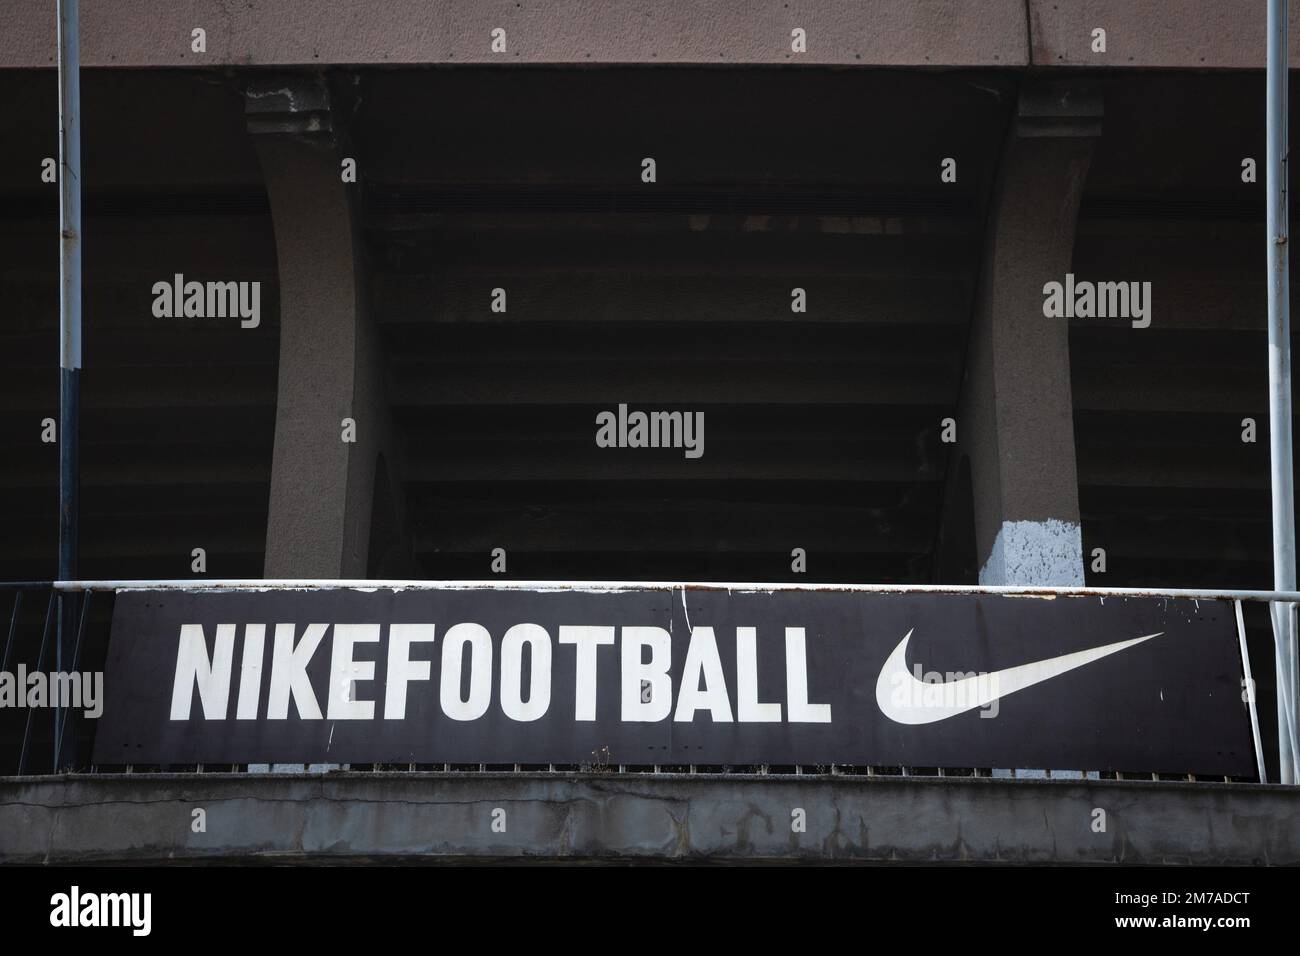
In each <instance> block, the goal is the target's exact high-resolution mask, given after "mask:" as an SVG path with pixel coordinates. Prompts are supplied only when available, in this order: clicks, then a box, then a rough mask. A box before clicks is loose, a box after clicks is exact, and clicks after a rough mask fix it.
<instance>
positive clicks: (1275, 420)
mask: <svg viewBox="0 0 1300 956" xmlns="http://www.w3.org/2000/svg"><path fill="white" fill-rule="evenodd" d="M1289 72H1290V71H1289V69H1288V64H1287V0H1268V70H1267V85H1268V137H1267V139H1268V142H1267V150H1268V176H1267V182H1268V414H1269V453H1270V456H1271V460H1272V466H1273V475H1272V492H1273V587H1274V589H1275V590H1278V591H1293V590H1295V583H1296V570H1295V495H1294V476H1293V474H1292V471H1293V469H1292V459H1291V454H1292V452H1291V309H1290V288H1289V275H1288V272H1287V270H1288V258H1289V257H1288V254H1287V240H1288V232H1289V225H1290V218H1289V217H1290V208H1289V206H1290V203H1289V200H1288V176H1287V161H1288V155H1287V154H1288V132H1287V108H1288V107H1287V99H1288V96H1287V92H1288V90H1287V84H1288V82H1289ZM1272 612H1273V639H1274V646H1275V649H1276V659H1277V691H1278V694H1277V699H1278V711H1277V725H1278V726H1277V729H1278V758H1279V760H1278V763H1279V769H1280V775H1279V776H1280V779H1281V781H1282V783H1287V784H1294V783H1295V782H1296V766H1295V741H1296V737H1295V721H1296V712H1295V706H1294V704H1295V693H1294V688H1293V687H1292V684H1291V667H1292V665H1291V661H1292V660H1293V659H1294V658H1295V651H1296V647H1295V632H1294V629H1293V627H1292V621H1293V615H1292V613H1291V606H1290V605H1288V604H1274V605H1272Z"/></svg>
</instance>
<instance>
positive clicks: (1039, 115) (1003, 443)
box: [954, 83, 1101, 585]
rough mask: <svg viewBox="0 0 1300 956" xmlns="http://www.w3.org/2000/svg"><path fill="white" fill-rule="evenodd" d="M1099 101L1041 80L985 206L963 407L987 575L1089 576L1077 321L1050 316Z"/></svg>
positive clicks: (1028, 97) (1026, 99) (981, 561)
mask: <svg viewBox="0 0 1300 956" xmlns="http://www.w3.org/2000/svg"><path fill="white" fill-rule="evenodd" d="M1100 123H1101V104H1100V101H1099V100H1097V99H1095V98H1092V97H1089V96H1087V95H1084V94H1081V93H1080V92H1079V91H1078V90H1077V89H1071V88H1068V87H1058V86H1054V85H1043V84H1034V83H1031V84H1029V85H1027V86H1026V87H1025V88H1024V89H1023V90H1022V91H1021V94H1020V100H1019V103H1018V105H1017V112H1016V116H1015V119H1014V123H1013V127H1012V129H1011V131H1010V133H1009V135H1008V138H1007V144H1006V147H1005V149H1004V152H1003V157H1002V163H1001V166H1000V168H999V170H998V174H997V181H996V185H995V187H994V191H993V197H992V202H991V205H990V209H989V220H988V227H987V230H988V232H987V238H986V240H985V246H984V262H983V266H982V270H981V274H980V288H979V292H978V296H977V300H976V306H975V316H974V322H973V324H972V329H971V341H970V347H969V350H968V353H967V360H966V374H965V378H964V380H963V383H962V397H961V400H960V405H959V411H958V416H957V423H958V426H957V427H958V432H957V434H958V446H959V454H958V456H957V457H956V458H955V460H954V466H956V467H962V466H961V460H962V457H963V456H964V457H965V458H967V459H968V460H969V463H970V476H971V483H972V491H973V495H974V517H975V544H976V552H977V559H978V560H977V565H978V567H979V568H980V571H979V582H980V583H981V584H1026V585H1033V584H1045V585H1081V584H1083V583H1084V573H1083V544H1082V535H1081V532H1080V526H1079V491H1078V475H1077V471H1076V464H1075V450H1074V410H1073V405H1072V401H1073V398H1072V395H1071V391H1070V336H1069V324H1068V322H1066V321H1065V320H1064V319H1047V318H1044V316H1043V293H1042V289H1043V286H1044V284H1045V283H1047V282H1049V281H1053V280H1056V281H1064V279H1065V275H1066V273H1067V272H1069V271H1070V267H1071V261H1072V257H1073V252H1074V233H1075V222H1076V218H1077V215H1078V210H1079V200H1080V198H1081V196H1082V194H1083V185H1084V180H1085V179H1086V177H1087V172H1088V164H1089V161H1090V159H1091V155H1092V147H1093V142H1094V139H1095V137H1096V136H1097V134H1098V133H1099V132H1100Z"/></svg>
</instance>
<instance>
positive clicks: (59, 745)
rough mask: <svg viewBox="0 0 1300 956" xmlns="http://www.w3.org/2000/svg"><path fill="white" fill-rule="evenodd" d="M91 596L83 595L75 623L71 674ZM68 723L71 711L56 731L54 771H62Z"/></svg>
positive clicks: (73, 756)
mask: <svg viewBox="0 0 1300 956" xmlns="http://www.w3.org/2000/svg"><path fill="white" fill-rule="evenodd" d="M93 594H94V592H93V591H87V592H86V593H85V596H84V599H83V600H82V602H81V615H80V620H79V621H78V623H77V642H76V643H75V644H74V645H73V648H72V673H73V674H76V673H78V672H79V669H80V665H81V641H82V638H83V637H84V636H85V634H86V618H87V617H88V616H89V615H90V599H91V596H92V595H93ZM70 723H72V710H71V709H69V710H68V711H67V713H65V714H64V715H63V722H62V724H60V726H59V729H58V739H57V741H56V742H55V748H54V769H55V770H56V771H58V770H60V769H62V767H63V764H62V763H60V759H59V758H60V755H61V754H63V753H65V751H64V749H63V741H64V739H65V738H66V737H67V735H68V724H70ZM72 740H73V744H74V746H75V744H76V740H77V738H76V735H75V734H74V735H73V738H72ZM75 759H76V754H75V751H73V752H72V753H71V757H70V759H69V761H68V762H69V765H70V764H71V762H72V761H73V760H75Z"/></svg>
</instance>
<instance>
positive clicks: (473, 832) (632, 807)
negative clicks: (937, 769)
mask: <svg viewBox="0 0 1300 956" xmlns="http://www.w3.org/2000/svg"><path fill="white" fill-rule="evenodd" d="M196 807H201V808H203V809H204V810H205V811H206V813H207V829H206V831H205V832H203V833H195V832H193V831H192V830H191V822H192V819H193V817H192V811H193V810H194V809H195V808H196ZM1097 808H1100V809H1102V810H1104V811H1105V832H1095V831H1094V829H1093V825H1094V821H1095V820H1097V819H1098V817H1097V816H1096V815H1095V813H1094V811H1095V810H1096V809H1097ZM796 809H802V810H803V811H804V812H803V815H802V816H803V818H804V820H805V821H806V827H807V828H806V831H805V832H795V830H793V829H792V826H791V824H792V822H793V820H794V815H793V811H795V810H796ZM497 810H501V811H504V816H502V815H501V814H498V815H497V819H498V820H503V822H504V826H505V830H504V832H500V829H499V827H498V829H496V830H494V829H493V827H492V823H493V819H494V811H497ZM0 833H4V834H5V835H6V836H5V839H4V840H3V841H0V863H8V864H18V863H22V864H49V863H63V864H67V863H89V862H114V863H144V862H153V861H169V862H170V861H177V862H198V861H204V860H208V861H221V862H227V863H228V862H233V861H241V860H243V861H252V860H274V861H275V862H277V863H279V862H291V861H294V860H314V861H322V860H325V861H335V862H341V861H345V860H351V861H377V862H385V861H387V862H394V861H398V860H419V859H424V860H437V859H447V858H458V859H462V860H464V859H470V860H479V861H486V860H513V861H523V860H527V859H530V858H531V859H565V860H572V861H581V860H586V861H637V860H641V861H663V860H679V861H689V862H717V863H723V862H758V861H782V862H901V863H1004V864H1005V863H1039V864H1041V863H1070V864H1082V863H1112V864H1134V865H1153V864H1197V865H1212V864H1241V865H1257V864H1276V865H1287V864H1297V863H1300V790H1296V789H1282V788H1277V787H1263V786H1258V785H1254V784H1204V783H1197V784H1189V783H1155V782H1151V783H1147V782H1141V783H1137V782H1120V781H1056V780H1046V781H1021V780H1018V781H1001V780H992V779H989V778H978V779H976V778H951V777H949V778H916V777H909V778H901V777H860V776H815V777H814V776H804V777H795V776H758V775H708V776H705V775H701V776H686V775H656V776H651V775H648V774H647V775H638V774H546V773H533V774H512V773H499V774H498V773H485V774H479V773H465V774H458V773H451V774H444V773H358V774H353V773H330V774H325V775H294V776H270V777H266V776H259V777H250V776H248V775H246V774H220V775H218V774H200V775H195V774H190V775H153V774H131V775H129V776H128V775H121V774H115V775H73V776H67V777H10V778H3V779H0Z"/></svg>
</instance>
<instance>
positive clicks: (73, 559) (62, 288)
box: [54, 0, 81, 770]
mask: <svg viewBox="0 0 1300 956" xmlns="http://www.w3.org/2000/svg"><path fill="white" fill-rule="evenodd" d="M78 6H79V0H58V39H59V579H60V580H62V581H68V580H71V579H72V578H74V577H76V575H77V514H78V504H77V499H78V497H79V494H78V492H79V485H80V479H81V466H80V461H79V458H80V455H79V444H80V439H79V436H78V432H79V430H80V418H81V382H80V376H81V45H80V29H79V20H80V11H79V9H78ZM69 597H70V596H69V595H65V594H60V595H59V602H58V603H59V608H58V617H59V620H58V630H57V636H56V642H55V667H56V669H57V670H60V671H61V670H63V631H64V622H65V621H69V620H71V618H72V615H71V613H70V610H71V609H70V608H65V607H64V605H65V602H66V601H67V599H68V598H69ZM65 611H67V612H68V613H65ZM60 716H61V715H60V714H59V712H58V711H57V710H56V711H55V714H54V723H55V733H54V740H55V768H54V769H55V770H58V762H59V753H58V743H59V740H60V738H61V734H60V730H61V729H62V728H61V726H60Z"/></svg>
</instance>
